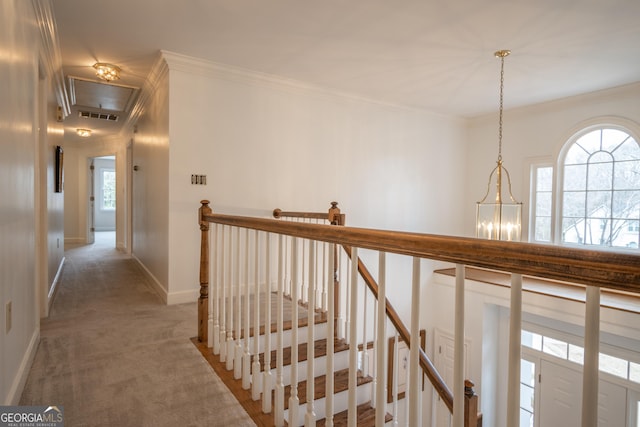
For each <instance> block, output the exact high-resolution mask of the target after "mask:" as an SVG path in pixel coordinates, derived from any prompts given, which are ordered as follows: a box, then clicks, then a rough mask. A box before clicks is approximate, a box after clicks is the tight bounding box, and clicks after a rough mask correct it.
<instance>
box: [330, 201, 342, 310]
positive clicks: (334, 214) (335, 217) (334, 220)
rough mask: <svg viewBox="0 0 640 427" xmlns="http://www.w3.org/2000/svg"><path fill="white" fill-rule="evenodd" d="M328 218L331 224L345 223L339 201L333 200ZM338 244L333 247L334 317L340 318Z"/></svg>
mask: <svg viewBox="0 0 640 427" xmlns="http://www.w3.org/2000/svg"><path fill="white" fill-rule="evenodd" d="M327 219H328V220H329V223H330V224H331V225H344V223H345V219H344V214H343V213H341V212H340V208H339V207H338V202H331V207H330V208H329V213H328V215H327ZM339 264H340V263H339V262H338V245H334V247H333V289H334V291H333V306H334V307H335V310H334V316H333V317H334V319H338V318H339V317H340V282H339V281H338V265H339Z"/></svg>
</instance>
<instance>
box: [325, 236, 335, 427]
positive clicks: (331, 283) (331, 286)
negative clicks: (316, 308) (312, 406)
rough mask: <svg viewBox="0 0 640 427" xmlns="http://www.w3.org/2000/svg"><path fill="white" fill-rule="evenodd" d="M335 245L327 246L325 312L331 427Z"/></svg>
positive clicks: (327, 417)
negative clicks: (326, 296) (326, 301)
mask: <svg viewBox="0 0 640 427" xmlns="http://www.w3.org/2000/svg"><path fill="white" fill-rule="evenodd" d="M335 247H336V245H335V244H333V243H331V244H330V245H329V253H330V254H331V256H330V257H329V262H328V264H329V267H328V271H327V280H328V281H329V283H327V287H328V288H329V291H328V301H329V304H328V307H327V308H328V310H327V380H326V383H325V385H326V390H325V396H326V397H325V426H326V427H333V388H334V386H333V382H334V381H333V365H334V363H333V362H334V360H333V356H334V341H333V340H334V337H335V322H334V321H333V319H334V318H335V314H336V307H335V306H334V305H333V301H334V300H335V298H334V297H335V276H334V272H333V270H334V264H335V259H334V256H333V254H334V253H335Z"/></svg>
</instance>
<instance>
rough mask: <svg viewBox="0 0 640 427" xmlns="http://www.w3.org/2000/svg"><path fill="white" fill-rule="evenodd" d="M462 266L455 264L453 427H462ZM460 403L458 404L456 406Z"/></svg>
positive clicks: (463, 275)
mask: <svg viewBox="0 0 640 427" xmlns="http://www.w3.org/2000/svg"><path fill="white" fill-rule="evenodd" d="M464 278H465V272H464V265H462V264H456V291H455V295H456V296H455V321H454V343H453V353H454V354H453V427H463V426H464V405H463V404H462V403H461V402H464ZM458 403H460V404H458Z"/></svg>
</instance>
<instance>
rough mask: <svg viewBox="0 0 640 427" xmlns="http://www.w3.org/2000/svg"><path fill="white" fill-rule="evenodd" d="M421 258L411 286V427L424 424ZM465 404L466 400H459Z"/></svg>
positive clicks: (416, 264)
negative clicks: (422, 408)
mask: <svg viewBox="0 0 640 427" xmlns="http://www.w3.org/2000/svg"><path fill="white" fill-rule="evenodd" d="M419 350H420V258H418V257H414V258H413V281H412V286H411V341H410V345H409V382H407V384H409V425H411V426H419V425H421V424H422V420H421V415H422V411H421V407H422V405H421V404H420V397H421V393H420V387H421V386H422V375H421V372H420V371H419V369H420V366H419V364H418V361H419V358H420V352H419ZM459 402H464V400H459Z"/></svg>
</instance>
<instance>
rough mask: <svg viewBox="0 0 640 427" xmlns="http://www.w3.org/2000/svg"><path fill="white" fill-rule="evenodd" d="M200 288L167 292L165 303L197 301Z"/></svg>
mask: <svg viewBox="0 0 640 427" xmlns="http://www.w3.org/2000/svg"><path fill="white" fill-rule="evenodd" d="M199 296H200V289H190V290H188V291H180V292H169V293H168V294H167V301H166V303H167V305H174V304H185V303H190V302H196V301H198V297H199Z"/></svg>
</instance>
